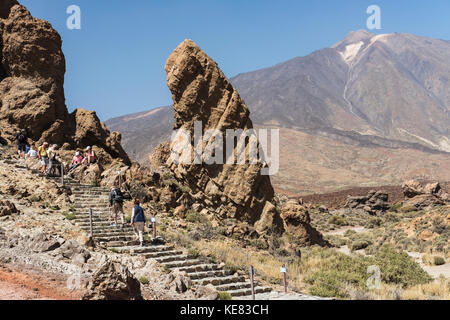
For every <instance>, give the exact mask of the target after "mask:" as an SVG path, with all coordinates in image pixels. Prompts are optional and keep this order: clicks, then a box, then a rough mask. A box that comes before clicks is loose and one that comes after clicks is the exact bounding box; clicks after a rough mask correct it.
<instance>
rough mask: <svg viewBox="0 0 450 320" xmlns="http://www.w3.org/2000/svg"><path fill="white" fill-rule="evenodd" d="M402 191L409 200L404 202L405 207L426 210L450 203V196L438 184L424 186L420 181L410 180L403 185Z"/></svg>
mask: <svg viewBox="0 0 450 320" xmlns="http://www.w3.org/2000/svg"><path fill="white" fill-rule="evenodd" d="M402 189H403V194H404V195H405V197H406V198H407V199H406V200H405V201H404V202H403V206H404V207H415V208H417V209H424V208H428V207H434V206H442V205H445V204H446V203H450V196H449V194H448V193H446V192H445V191H444V190H443V189H442V188H441V186H440V184H439V183H438V182H432V183H428V184H426V185H423V184H422V183H420V182H419V181H416V180H409V181H406V182H404V183H403V185H402Z"/></svg>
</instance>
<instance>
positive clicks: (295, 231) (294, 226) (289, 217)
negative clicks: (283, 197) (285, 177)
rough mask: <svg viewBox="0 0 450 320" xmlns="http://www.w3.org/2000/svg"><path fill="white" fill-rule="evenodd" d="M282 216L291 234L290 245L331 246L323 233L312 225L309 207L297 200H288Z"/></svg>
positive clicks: (288, 233)
mask: <svg viewBox="0 0 450 320" xmlns="http://www.w3.org/2000/svg"><path fill="white" fill-rule="evenodd" d="M281 218H282V219H283V224H284V229H285V232H286V233H287V235H288V236H289V239H290V240H291V241H290V245H291V246H292V245H294V246H298V247H305V246H311V245H315V244H317V245H320V246H329V243H328V242H327V241H326V240H324V239H323V236H322V234H321V233H320V232H319V231H317V230H316V229H314V228H313V227H312V226H311V218H310V216H309V212H308V209H307V208H306V207H304V206H302V205H300V204H298V202H297V201H292V200H291V201H288V202H287V203H286V204H284V205H283V207H282V213H281Z"/></svg>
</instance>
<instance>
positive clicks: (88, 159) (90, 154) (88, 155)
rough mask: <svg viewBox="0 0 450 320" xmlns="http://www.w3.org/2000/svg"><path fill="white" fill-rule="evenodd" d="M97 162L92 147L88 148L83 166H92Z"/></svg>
mask: <svg viewBox="0 0 450 320" xmlns="http://www.w3.org/2000/svg"><path fill="white" fill-rule="evenodd" d="M96 162H97V155H96V154H95V152H94V150H92V148H91V147H87V148H86V153H85V154H84V159H83V161H82V164H91V163H96Z"/></svg>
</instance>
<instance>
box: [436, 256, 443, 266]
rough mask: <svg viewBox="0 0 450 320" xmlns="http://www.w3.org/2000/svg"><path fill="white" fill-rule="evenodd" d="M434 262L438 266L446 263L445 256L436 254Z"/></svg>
mask: <svg viewBox="0 0 450 320" xmlns="http://www.w3.org/2000/svg"><path fill="white" fill-rule="evenodd" d="M433 263H434V265H436V266H441V265H443V264H445V259H444V258H443V257H440V256H435V257H434V258H433Z"/></svg>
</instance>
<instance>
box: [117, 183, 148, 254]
mask: <svg viewBox="0 0 450 320" xmlns="http://www.w3.org/2000/svg"><path fill="white" fill-rule="evenodd" d="M123 201H124V196H123V193H122V191H121V189H120V187H118V186H114V187H112V188H111V192H110V193H109V207H110V210H111V213H112V218H113V220H114V222H113V224H112V226H113V227H117V226H118V223H117V220H118V217H119V216H120V220H121V223H122V224H121V229H122V230H123V228H124V226H125V214H124V211H123ZM146 221H147V219H146V218H145V214H144V209H142V207H141V206H140V202H139V200H138V199H135V200H134V206H133V209H132V212H131V220H130V225H131V226H132V227H133V230H134V233H135V234H136V237H137V239H139V243H140V245H141V247H142V246H143V245H144V230H145V222H146Z"/></svg>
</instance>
